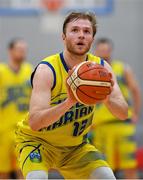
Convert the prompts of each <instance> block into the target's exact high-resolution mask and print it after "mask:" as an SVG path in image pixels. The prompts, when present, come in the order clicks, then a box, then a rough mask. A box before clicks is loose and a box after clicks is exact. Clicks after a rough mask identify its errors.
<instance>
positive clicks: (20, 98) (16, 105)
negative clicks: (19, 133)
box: [0, 63, 32, 132]
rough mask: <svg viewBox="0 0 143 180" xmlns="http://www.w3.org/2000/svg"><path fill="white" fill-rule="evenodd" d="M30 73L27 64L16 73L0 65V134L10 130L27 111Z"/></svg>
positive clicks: (4, 65)
mask: <svg viewBox="0 0 143 180" xmlns="http://www.w3.org/2000/svg"><path fill="white" fill-rule="evenodd" d="M31 72H32V67H31V65H30V64H28V63H24V64H23V65H21V68H20V70H19V71H18V72H14V71H13V70H12V69H11V68H10V67H9V65H7V64H0V132H3V131H9V130H12V128H14V127H15V126H16V124H17V122H18V121H19V120H20V119H21V118H23V117H24V116H25V114H26V112H27V111H28V105H29V99H30V92H31V86H30V75H31Z"/></svg>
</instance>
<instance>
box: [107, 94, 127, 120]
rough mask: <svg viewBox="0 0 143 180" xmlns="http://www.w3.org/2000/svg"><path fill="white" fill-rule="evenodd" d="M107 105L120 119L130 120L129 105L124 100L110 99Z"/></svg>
mask: <svg viewBox="0 0 143 180" xmlns="http://www.w3.org/2000/svg"><path fill="white" fill-rule="evenodd" d="M105 105H106V106H107V108H108V109H109V110H110V111H111V113H112V114H113V115H114V116H115V117H117V118H118V119H121V120H125V119H127V118H128V105H127V103H126V101H125V100H124V99H122V98H118V99H117V98H113V97H110V98H109V99H108V100H107V101H106V102H105Z"/></svg>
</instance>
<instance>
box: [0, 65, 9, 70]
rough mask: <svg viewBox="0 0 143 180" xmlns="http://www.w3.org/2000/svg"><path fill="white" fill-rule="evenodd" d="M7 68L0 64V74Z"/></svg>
mask: <svg viewBox="0 0 143 180" xmlns="http://www.w3.org/2000/svg"><path fill="white" fill-rule="evenodd" d="M7 68H8V65H7V64H6V63H0V72H4V71H5V70H6V69H7Z"/></svg>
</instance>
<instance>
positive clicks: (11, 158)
mask: <svg viewBox="0 0 143 180" xmlns="http://www.w3.org/2000/svg"><path fill="white" fill-rule="evenodd" d="M8 54H9V61H8V63H7V64H4V63H1V64H0V124H1V125H0V179H4V178H6V179H7V178H10V175H11V174H12V172H14V171H15V172H16V171H17V172H18V167H17V165H16V158H15V153H14V134H15V132H14V131H15V127H16V124H17V122H18V121H19V120H20V119H22V118H23V117H24V116H25V113H27V109H28V104H29V97H30V92H31V88H30V82H29V78H30V75H31V71H32V67H31V65H30V64H28V63H25V59H26V54H27V44H26V42H25V41H24V40H22V39H19V38H18V39H13V40H12V41H11V42H10V43H9V45H8Z"/></svg>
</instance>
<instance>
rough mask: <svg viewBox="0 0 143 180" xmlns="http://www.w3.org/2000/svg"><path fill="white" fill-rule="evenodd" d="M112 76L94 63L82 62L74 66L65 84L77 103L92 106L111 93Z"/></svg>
mask: <svg viewBox="0 0 143 180" xmlns="http://www.w3.org/2000/svg"><path fill="white" fill-rule="evenodd" d="M111 81H112V75H111V73H110V72H108V70H107V69H106V68H104V66H102V65H100V64H97V63H95V62H91V61H88V62H83V63H80V64H79V65H77V66H75V67H74V68H73V69H72V71H71V73H70V76H69V77H68V79H67V83H68V85H69V86H70V88H71V90H72V92H73V94H74V96H75V98H76V99H77V101H78V102H80V103H82V104H86V105H94V104H96V103H97V102H100V101H102V100H104V99H105V98H106V97H107V95H109V94H110V93H111V87H112V83H111Z"/></svg>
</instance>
